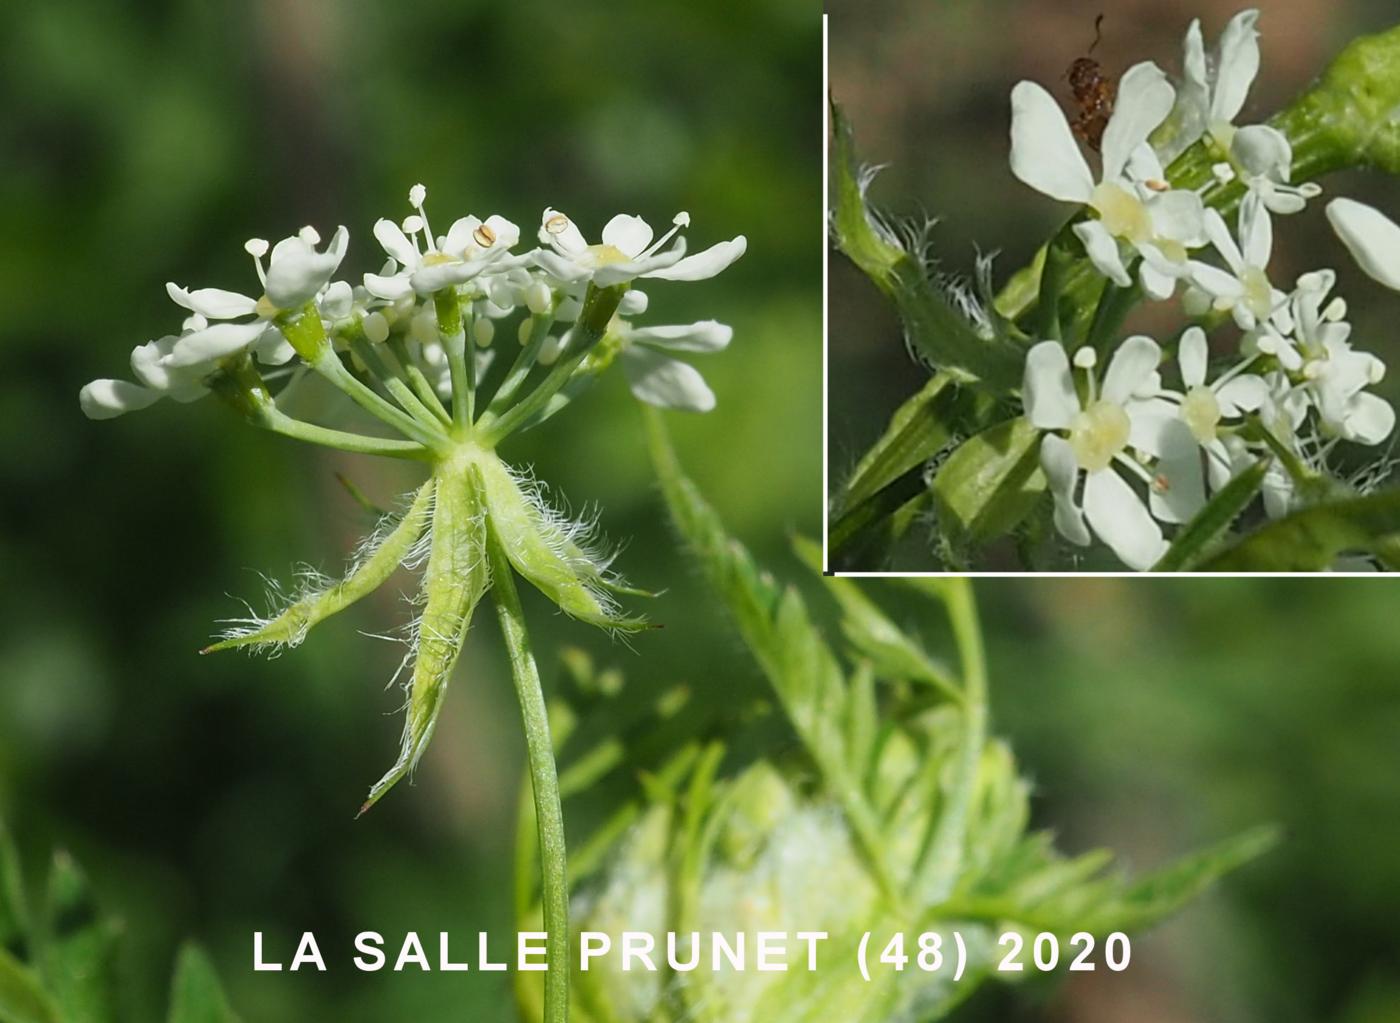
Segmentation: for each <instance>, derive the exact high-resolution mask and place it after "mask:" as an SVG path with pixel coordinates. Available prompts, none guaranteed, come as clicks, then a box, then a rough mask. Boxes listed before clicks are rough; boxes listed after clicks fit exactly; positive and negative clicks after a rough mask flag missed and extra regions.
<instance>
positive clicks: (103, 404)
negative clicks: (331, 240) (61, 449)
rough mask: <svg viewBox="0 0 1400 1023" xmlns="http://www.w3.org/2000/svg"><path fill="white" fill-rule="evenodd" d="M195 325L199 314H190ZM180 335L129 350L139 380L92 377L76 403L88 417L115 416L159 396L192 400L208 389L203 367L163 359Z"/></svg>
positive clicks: (153, 402)
mask: <svg viewBox="0 0 1400 1023" xmlns="http://www.w3.org/2000/svg"><path fill="white" fill-rule="evenodd" d="M192 319H193V320H194V322H195V324H196V325H200V324H202V323H203V318H202V317H192ZM181 336H182V335H176V334H171V335H168V336H166V337H163V338H160V339H159V340H156V341H149V342H147V343H146V344H144V345H137V346H136V347H135V348H133V349H132V351H131V372H132V375H133V376H135V377H136V379H137V380H138V381H140V383H132V382H131V381H128V380H94V381H92V382H91V383H89V384H87V385H85V386H84V387H83V389H82V390H81V391H79V392H78V404H79V405H81V406H82V410H83V414H84V415H86V416H87V417H88V418H89V419H114V418H116V417H117V416H119V415H121V414H123V413H124V412H133V411H135V410H137V409H143V408H146V407H147V406H150V405H153V404H155V403H156V402H157V401H159V400H160V399H161V398H171V399H173V400H175V401H180V402H186V401H194V400H195V399H197V398H201V397H203V396H204V395H205V394H207V393H208V388H207V387H205V385H204V379H205V377H206V376H207V371H206V367H203V366H195V367H186V368H180V367H174V368H172V367H170V366H168V365H166V364H165V359H166V357H167V356H169V354H170V353H171V351H172V350H173V349H174V347H175V345H176V343H177V342H178V341H179V340H180V338H181Z"/></svg>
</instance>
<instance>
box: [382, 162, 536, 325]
mask: <svg viewBox="0 0 1400 1023" xmlns="http://www.w3.org/2000/svg"><path fill="white" fill-rule="evenodd" d="M427 197H428V190H427V189H426V188H424V187H423V186H422V185H414V186H413V188H412V189H410V190H409V193H408V200H409V202H410V203H411V204H412V205H413V207H414V209H416V210H417V211H418V212H417V213H416V214H414V215H412V216H410V217H408V218H407V219H405V220H404V222H403V224H402V225H399V224H395V223H394V222H393V221H392V220H386V219H382V218H381V219H380V220H378V221H376V222H375V225H374V237H375V239H376V240H378V242H379V244H380V245H382V246H383V247H384V251H385V252H387V253H388V254H389V257H390V264H389V265H388V266H386V267H384V269H383V270H382V271H381V272H380V273H377V274H365V288H366V289H368V291H369V292H370V294H372V295H374V296H375V297H376V298H382V299H387V300H389V301H395V300H397V299H400V298H403V297H404V296H405V295H409V294H418V295H421V296H424V297H427V296H430V295H433V294H435V293H437V292H439V291H441V290H442V289H444V288H449V287H455V286H456V285H458V284H465V283H466V282H467V281H470V280H472V279H473V278H474V277H476V276H478V275H479V274H481V273H482V271H484V270H486V269H487V268H491V269H493V270H504V269H507V268H508V267H510V266H512V265H514V264H513V262H512V261H508V260H505V259H504V258H503V257H505V256H506V254H507V253H508V252H509V251H510V249H511V248H512V247H514V245H515V244H516V242H518V241H519V240H520V228H518V227H516V225H515V224H513V223H511V222H510V221H509V220H507V219H505V217H501V216H490V217H487V218H486V219H485V220H484V221H483V220H480V219H478V218H477V217H472V216H469V217H461V218H459V219H457V220H455V221H454V222H453V223H452V226H451V227H450V228H448V230H447V234H445V235H443V236H441V237H438V238H435V237H434V235H433V232H432V228H431V226H430V225H429V224H428V215H427V213H426V211H425V210H424V209H423V202H424V200H426V199H427ZM420 238H421V241H420Z"/></svg>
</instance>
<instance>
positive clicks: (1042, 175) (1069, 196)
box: [1011, 82, 1094, 203]
mask: <svg viewBox="0 0 1400 1023" xmlns="http://www.w3.org/2000/svg"><path fill="white" fill-rule="evenodd" d="M1011 173H1012V174H1015V175H1016V177H1018V178H1020V179H1021V180H1022V181H1024V182H1025V183H1026V184H1028V185H1030V186H1031V187H1032V188H1034V189H1035V190H1036V191H1038V192H1043V193H1044V194H1046V195H1048V196H1050V197H1051V198H1052V199H1059V200H1061V201H1062V202H1077V203H1087V202H1088V201H1089V197H1090V196H1091V195H1092V194H1093V191H1094V178H1093V175H1091V174H1090V173H1089V165H1088V164H1087V163H1085V162H1084V156H1083V154H1082V153H1080V152H1079V146H1078V144H1077V143H1076V142H1075V141H1074V134H1073V132H1071V131H1070V127H1069V122H1068V121H1066V120H1065V115H1064V111H1062V110H1061V109H1060V105H1059V104H1058V103H1056V102H1055V99H1054V97H1053V96H1051V95H1050V93H1048V92H1046V91H1045V89H1044V88H1043V87H1041V86H1039V85H1037V84H1036V83H1035V82H1018V83H1016V87H1015V88H1014V89H1012V90H1011Z"/></svg>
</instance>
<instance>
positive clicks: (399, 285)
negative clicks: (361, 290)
mask: <svg viewBox="0 0 1400 1023" xmlns="http://www.w3.org/2000/svg"><path fill="white" fill-rule="evenodd" d="M365 290H366V291H368V292H369V293H370V294H371V295H373V296H374V297H375V298H382V299H386V300H388V301H390V302H397V301H398V300H399V299H401V298H403V297H405V296H407V295H411V294H413V285H412V284H410V283H409V282H408V277H407V276H404V275H399V274H395V275H393V276H385V275H383V274H365Z"/></svg>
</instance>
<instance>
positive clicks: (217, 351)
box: [163, 322, 266, 369]
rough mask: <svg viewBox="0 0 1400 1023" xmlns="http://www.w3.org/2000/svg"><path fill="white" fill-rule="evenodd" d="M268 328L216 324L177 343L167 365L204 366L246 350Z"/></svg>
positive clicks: (253, 324)
mask: <svg viewBox="0 0 1400 1023" xmlns="http://www.w3.org/2000/svg"><path fill="white" fill-rule="evenodd" d="M265 326H266V325H265V324H263V323H261V322H255V323H216V324H214V325H213V326H212V327H206V328H205V329H203V330H197V331H195V332H194V333H193V334H186V335H185V336H183V337H181V338H180V339H179V340H177V341H176V342H175V345H174V347H172V348H171V350H170V354H169V355H167V356H166V357H165V359H164V360H163V361H164V365H166V366H168V367H171V368H173V369H181V368H188V367H193V366H203V365H206V364H209V363H213V362H217V361H218V360H219V359H223V358H226V357H228V356H230V355H233V354H234V353H236V352H240V351H242V350H243V349H245V348H247V347H248V346H249V345H251V344H252V343H253V342H254V341H256V340H257V339H258V337H259V336H260V335H261V334H262V332H263V329H264V327H265Z"/></svg>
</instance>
